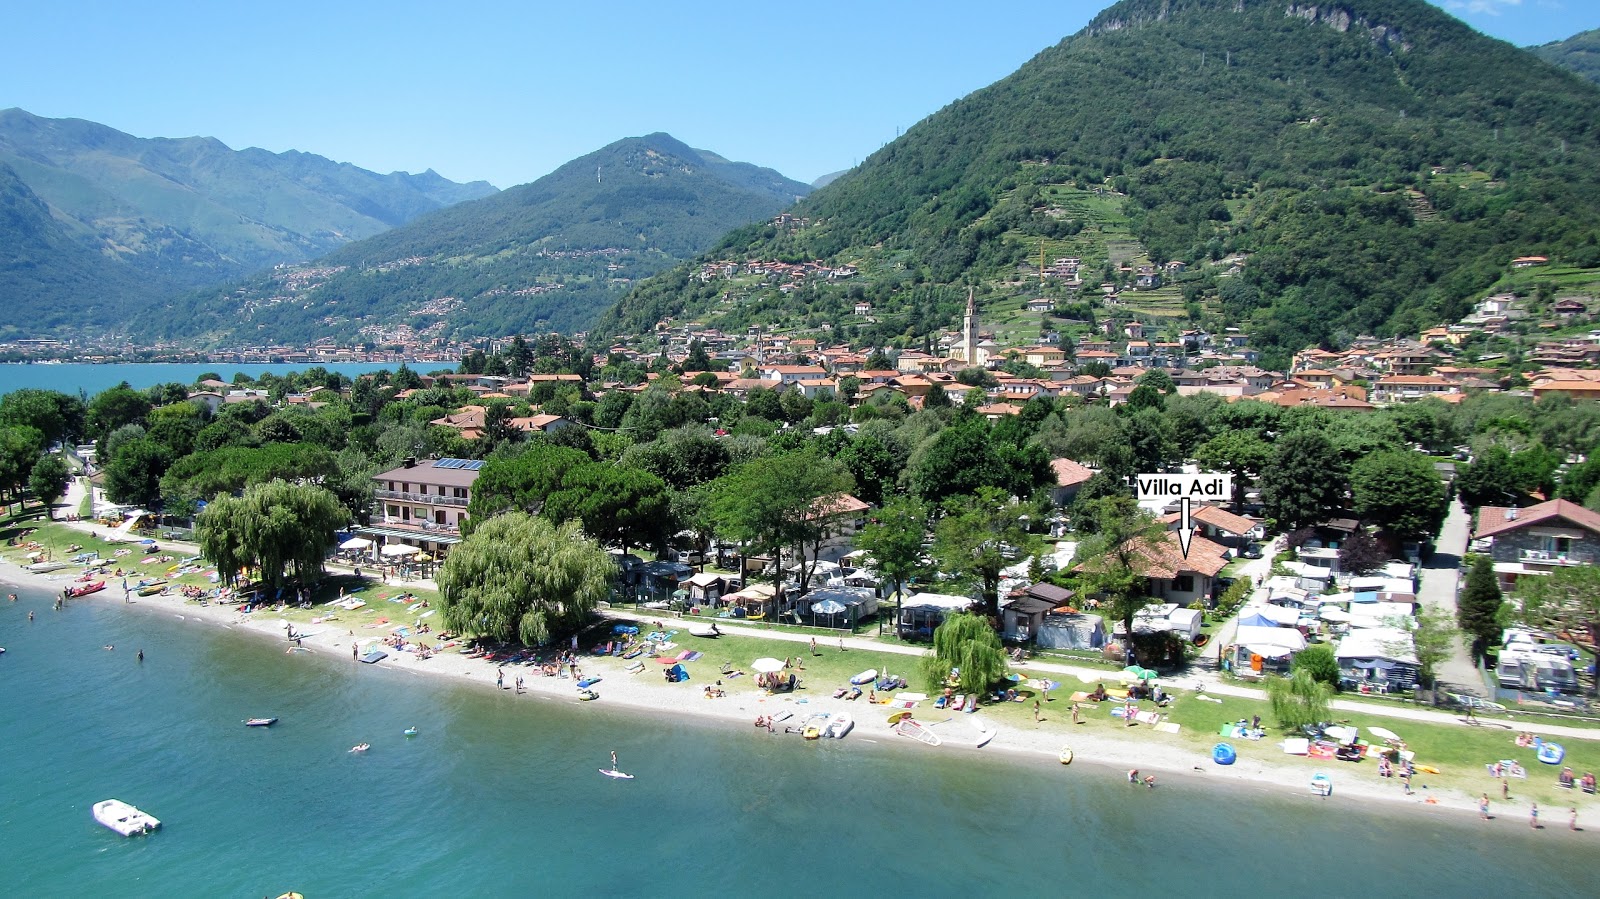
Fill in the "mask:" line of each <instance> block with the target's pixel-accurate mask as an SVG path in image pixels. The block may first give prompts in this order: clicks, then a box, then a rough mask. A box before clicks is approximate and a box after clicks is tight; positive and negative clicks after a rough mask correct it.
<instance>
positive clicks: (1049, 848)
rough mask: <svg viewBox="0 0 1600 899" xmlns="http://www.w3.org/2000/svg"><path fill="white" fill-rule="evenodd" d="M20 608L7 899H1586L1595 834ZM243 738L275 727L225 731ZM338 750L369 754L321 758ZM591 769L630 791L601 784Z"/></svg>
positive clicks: (43, 602)
mask: <svg viewBox="0 0 1600 899" xmlns="http://www.w3.org/2000/svg"><path fill="white" fill-rule="evenodd" d="M21 593H22V599H21V601H20V602H17V603H7V602H4V601H3V600H0V646H5V647H6V648H7V650H8V651H7V652H6V653H5V654H3V655H0V747H3V749H4V753H3V757H0V858H4V859H5V860H6V861H7V862H8V864H7V866H6V877H7V881H8V883H7V889H6V892H7V893H8V894H9V895H16V896H89V895H113V894H138V895H150V896H248V897H255V896H261V895H268V896H276V895H278V894H279V893H280V892H283V891H284V890H289V889H296V890H300V891H302V892H304V893H305V894H306V895H307V896H308V897H310V899H322V897H349V896H363V895H375V894H384V895H394V896H439V895H444V894H449V895H454V896H496V895H511V894H518V895H596V896H623V895H627V896H638V895H652V896H673V895H684V896H746V895H751V894H771V895H780V896H785V895H800V894H813V893H825V894H827V895H830V896H877V897H886V896H891V895H905V894H913V893H915V894H921V895H933V896H969V897H970V896H975V895H985V896H987V895H1005V894H1011V895H1039V896H1052V895H1113V896H1132V895H1158V894H1165V893H1175V894H1178V895H1183V896H1224V895H1227V896H1238V895H1243V894H1257V895H1283V894H1287V893H1290V892H1291V891H1292V892H1297V893H1307V894H1310V895H1316V896H1319V897H1321V896H1361V897H1365V899H1370V897H1374V896H1416V895H1429V896H1503V895H1512V894H1525V893H1528V892H1530V891H1536V892H1537V893H1538V894H1540V895H1562V896H1564V895H1596V894H1597V893H1600V875H1597V874H1596V872H1595V861H1594V860H1595V858H1596V853H1595V851H1594V850H1595V847H1594V840H1593V837H1592V835H1578V836H1576V837H1574V836H1573V835H1571V834H1568V833H1566V832H1564V831H1562V830H1559V829H1558V826H1559V823H1560V822H1557V826H1553V827H1551V828H1550V829H1549V830H1547V831H1544V832H1542V833H1531V832H1529V830H1528V829H1527V827H1526V825H1525V824H1524V823H1523V822H1522V821H1521V820H1520V819H1517V820H1500V821H1496V822H1492V823H1489V824H1484V823H1483V822H1480V821H1478V820H1477V819H1476V818H1474V817H1472V816H1470V815H1467V816H1448V817H1444V816H1440V817H1435V816H1429V815H1422V814H1413V813H1409V812H1397V811H1396V810H1393V809H1378V810H1373V811H1369V810H1364V809H1362V808H1360V807H1358V806H1355V805H1353V804H1347V803H1344V802H1341V801H1339V797H1338V796H1337V794H1336V795H1335V797H1334V799H1332V800H1329V801H1327V802H1322V801H1318V800H1313V799H1311V798H1309V797H1308V796H1298V795H1283V794H1271V795H1268V794H1265V793H1259V794H1258V793H1256V792H1253V791H1239V790H1229V791H1220V790H1215V789H1212V788H1211V787H1209V786H1208V785H1205V784H1203V783H1200V782H1194V781H1191V782H1170V783H1164V784H1163V785H1162V786H1161V787H1160V788H1159V789H1156V790H1143V789H1134V788H1129V787H1128V786H1127V785H1126V784H1124V783H1122V782H1121V776H1120V773H1119V772H1115V771H1107V770H1105V769H1096V768H1092V767H1088V766H1083V765H1075V766H1072V767H1070V768H1063V767H1061V766H1060V765H1056V764H1051V763H1043V762H1040V763H1018V762H1011V761H1008V760H1006V759H1004V758H1002V757H999V756H993V757H984V756H980V755H974V754H971V753H963V754H960V755H957V754H955V753H954V752H950V751H944V750H937V749H928V748H927V747H923V746H921V745H901V744H889V743H881V744H875V743H871V742H868V741H866V740H858V739H856V738H855V737H854V736H852V737H850V738H847V739H845V740H843V741H840V742H830V741H822V742H821V743H804V742H802V741H800V740H798V739H783V738H774V737H771V736H768V735H767V734H765V733H753V732H752V731H754V729H753V728H749V727H729V726H728V725H726V724H715V725H712V724H701V723H697V722H690V721H674V720H663V719H655V718H648V717H642V716H638V715H624V714H619V713H615V712H613V711H611V710H608V709H606V708H605V706H604V701H603V700H602V702H600V703H594V704H578V703H575V702H572V703H567V702H557V701H555V700H545V699H534V698H532V697H529V696H523V697H515V696H512V695H510V694H506V693H499V692H497V691H490V690H484V689H481V688H479V689H473V688H471V687H469V686H467V685H457V684H441V683H435V682H433V679H427V678H423V677H419V676H418V675H415V674H407V673H405V672H402V671H398V670H392V669H385V668H384V667H383V666H382V665H379V666H366V665H356V664H353V663H352V662H350V660H349V659H347V658H343V657H338V658H335V657H330V656H325V655H322V654H316V655H311V654H300V655H293V656H291V655H286V654H284V652H283V651H282V648H281V646H280V645H277V644H275V643H273V642H272V641H269V640H266V639H263V638H261V637H260V636H259V635H255V634H243V633H237V632H233V631H228V630H224V629H222V628H220V627H217V626H215V625H208V624H199V623H195V622H193V621H182V620H179V619H178V618H177V616H176V615H173V614H171V613H166V612H138V611H133V610H129V609H126V608H124V607H122V606H121V604H120V603H118V602H116V601H115V600H114V599H111V600H107V599H99V600H82V601H75V602H74V603H73V604H72V605H71V606H70V607H69V608H67V609H65V610H64V611H60V612H56V611H52V610H51V598H52V597H51V595H50V594H48V593H47V592H45V590H44V589H41V588H25V589H23V590H22V591H21ZM29 610H32V611H34V612H35V613H36V615H37V620H36V621H34V622H32V623H29V622H28V621H27V620H26V618H27V613H28V611H29ZM104 644H114V645H115V649H114V650H112V651H104V650H102V649H101V646H102V645H104ZM140 648H142V649H144V651H145V653H146V660H145V661H144V662H143V663H142V664H140V663H139V662H137V661H136V660H135V657H134V653H135V651H136V650H138V649H140ZM254 715H277V716H280V717H281V719H282V720H281V721H280V723H279V724H278V725H277V726H276V727H273V728H271V729H256V728H246V727H243V726H242V719H244V718H246V717H250V716H254ZM412 725H414V726H416V727H417V728H418V729H419V730H420V734H419V735H418V736H417V737H415V738H410V739H407V738H406V737H405V736H403V733H402V732H403V731H404V729H405V728H406V727H407V726H412ZM361 741H367V742H370V743H371V744H372V749H371V751H370V752H368V753H366V754H365V755H352V754H350V753H349V752H347V750H348V749H349V747H350V746H352V745H353V744H355V743H357V742H361ZM612 749H615V750H616V751H617V753H618V755H619V757H620V759H621V763H622V767H623V769H624V770H627V771H630V772H632V773H633V774H635V775H637V779H636V780H633V781H626V782H619V781H613V780H610V779H607V778H604V777H601V776H599V774H598V772H597V770H596V769H597V768H598V767H600V766H604V765H606V764H607V763H608V755H607V753H608V751H609V750H612ZM111 797H115V798H119V799H122V800H124V801H127V802H131V803H133V804H135V805H137V806H139V807H141V808H143V809H144V810H146V811H148V812H150V813H151V814H154V815H156V816H157V817H159V818H161V819H162V821H163V824H164V826H163V829H162V830H161V831H159V832H157V833H156V834H154V835H152V836H149V837H143V838H137V839H125V838H123V837H120V836H117V835H116V834H114V833H112V832H111V831H109V830H106V829H104V828H102V827H100V826H99V825H97V824H96V823H95V822H94V821H93V819H92V818H91V816H90V809H89V806H90V805H91V804H92V803H93V802H96V801H98V800H100V799H105V798H111ZM1552 811H1553V810H1552ZM1552 817H1553V818H1554V817H1557V816H1555V815H1554V814H1552Z"/></svg>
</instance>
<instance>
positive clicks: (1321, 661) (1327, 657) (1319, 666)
mask: <svg viewBox="0 0 1600 899" xmlns="http://www.w3.org/2000/svg"><path fill="white" fill-rule="evenodd" d="M1289 670H1290V671H1291V672H1295V671H1304V672H1305V673H1307V674H1309V675H1311V677H1312V679H1313V680H1315V681H1317V682H1318V683H1323V684H1328V685H1330V686H1332V687H1334V688H1336V689H1337V688H1338V685H1339V659H1338V658H1337V657H1335V656H1334V654H1333V647H1332V646H1329V645H1328V644H1326V643H1316V644H1313V645H1311V646H1307V647H1306V648H1305V649H1303V650H1301V651H1300V654H1299V655H1297V656H1295V657H1294V661H1292V662H1290V663H1289Z"/></svg>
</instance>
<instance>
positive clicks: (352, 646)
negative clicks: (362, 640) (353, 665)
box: [350, 643, 359, 662]
mask: <svg viewBox="0 0 1600 899" xmlns="http://www.w3.org/2000/svg"><path fill="white" fill-rule="evenodd" d="M357 658H359V656H357V655H356V645H355V644H354V643H352V644H350V661H352V662H354V661H355V660H356V659H357Z"/></svg>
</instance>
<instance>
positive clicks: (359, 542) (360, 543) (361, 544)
mask: <svg viewBox="0 0 1600 899" xmlns="http://www.w3.org/2000/svg"><path fill="white" fill-rule="evenodd" d="M371 545H372V541H371V540H367V539H365V538H363V537H351V538H350V539H349V540H346V541H345V542H343V543H341V544H339V548H340V549H366V548H367V547H369V546H371Z"/></svg>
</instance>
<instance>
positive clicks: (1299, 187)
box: [596, 0, 1600, 361]
mask: <svg viewBox="0 0 1600 899" xmlns="http://www.w3.org/2000/svg"><path fill="white" fill-rule="evenodd" d="M1534 254H1537V255H1544V256H1549V257H1551V259H1552V260H1554V261H1559V262H1561V263H1562V264H1563V265H1566V266H1572V267H1595V266H1600V89H1597V88H1595V87H1594V86H1593V85H1589V84H1587V83H1585V82H1583V81H1581V79H1578V78H1576V77H1574V76H1572V75H1571V74H1569V73H1567V72H1563V71H1561V70H1558V69H1557V68H1555V67H1553V66H1550V65H1548V64H1546V63H1544V62H1542V61H1540V60H1538V59H1536V58H1534V57H1532V56H1530V55H1529V54H1527V53H1525V52H1523V51H1521V50H1518V49H1516V48H1514V47H1512V46H1510V45H1508V44H1505V43H1502V42H1500V41H1496V40H1493V39H1490V38H1486V37H1484V36H1483V35H1481V34H1479V33H1477V32H1475V31H1473V30H1472V29H1471V28H1469V27H1467V26H1466V25H1464V24H1463V23H1461V22H1460V21H1458V20H1456V19H1454V18H1452V17H1450V16H1449V15H1447V14H1445V13H1443V12H1442V11H1440V10H1439V9H1438V8H1436V7H1434V6H1432V5H1430V4H1428V3H1425V2H1422V0H1340V2H1337V3H1331V4H1322V5H1309V4H1302V3H1296V2H1287V0H1125V2H1122V3H1118V4H1116V5H1114V6H1112V7H1110V8H1108V9H1106V10H1105V11H1104V12H1102V13H1101V14H1099V15H1098V16H1097V17H1095V19H1094V20H1093V21H1092V22H1090V24H1089V25H1088V26H1086V27H1085V28H1084V29H1083V30H1082V31H1080V32H1079V33H1077V34H1075V35H1073V36H1072V37H1069V38H1067V39H1065V40H1063V41H1061V42H1060V43H1059V44H1057V45H1055V46H1053V47H1051V48H1049V49H1047V50H1045V51H1044V52H1042V53H1040V54H1039V55H1038V56H1036V57H1035V58H1034V59H1032V60H1030V61H1029V62H1027V63H1026V64H1024V65H1023V66H1022V67H1021V68H1020V69H1019V70H1018V71H1016V72H1015V73H1013V74H1012V75H1010V76H1008V77H1006V78H1004V79H1002V80H1001V81H999V82H997V83H995V84H993V85H991V86H989V87H987V88H984V89H982V90H979V91H977V92H975V93H973V94H971V95H969V96H967V97H964V98H962V99H960V100H957V101H956V102H954V103H952V104H950V105H949V106H947V107H945V108H944V109H941V110H939V111H938V112H937V113H935V114H933V115H931V116H929V117H928V118H927V119H925V120H923V121H922V122H920V123H918V124H917V125H916V126H915V127H913V128H912V129H910V130H909V131H907V132H906V133H905V134H904V135H902V136H901V137H900V138H898V139H896V140H895V141H894V142H893V143H890V144H888V145H886V146H885V147H883V148H882V149H880V150H879V151H878V152H876V153H874V154H873V155H872V156H871V157H869V158H868V159H867V160H866V161H865V162H864V163H862V164H861V165H860V166H858V167H857V168H855V169H853V170H852V171H850V172H849V173H847V174H845V175H844V176H842V177H841V178H839V179H838V180H837V181H835V182H833V183H832V184H829V185H828V186H827V187H824V188H822V189H820V190H818V191H816V192H815V193H813V194H812V195H811V196H810V197H808V198H806V199H805V200H804V201H802V202H801V203H800V204H798V205H797V207H796V208H795V209H794V210H792V215H791V216H789V217H788V218H787V219H786V221H785V223H784V224H781V225H780V224H776V223H774V224H766V225H761V226H756V227H747V228H744V229H741V230H739V231H737V232H734V233H732V234H730V235H728V236H727V237H726V238H724V240H723V241H722V242H721V243H720V244H719V245H718V246H716V247H715V248H713V249H712V250H711V251H710V253H708V254H706V255H705V256H704V257H702V258H701V260H699V262H700V263H705V262H709V261H711V260H730V261H735V262H739V261H747V260H751V259H763V260H776V261H788V262H794V261H800V260H822V261H823V262H824V263H826V265H825V266H824V267H820V268H819V269H818V270H819V271H823V270H828V269H831V268H834V267H837V266H840V265H846V264H847V265H849V266H852V267H854V268H855V270H856V271H858V272H859V274H858V275H856V276H855V277H852V278H849V279H847V280H845V281H843V282H835V281H825V280H822V279H820V278H814V279H811V280H808V281H807V282H806V283H805V285H804V286H803V287H802V288H801V289H800V290H798V291H795V290H794V287H793V285H792V284H786V285H784V286H785V287H786V288H787V290H788V291H789V292H788V294H787V295H786V296H780V294H779V292H778V291H777V289H776V288H777V287H778V285H777V284H775V283H773V282H772V281H770V280H764V279H763V277H762V276H761V275H754V276H749V277H746V276H736V277H733V278H730V279H722V278H711V279H710V280H707V279H706V273H707V271H708V270H709V269H700V268H699V267H698V265H696V264H695V263H691V264H689V265H686V266H682V267H679V268H675V269H673V270H672V271H670V272H666V273H663V274H662V275H661V276H659V277H657V278H655V279H652V280H651V281H649V282H647V283H645V284H641V285H640V286H639V287H638V288H637V289H635V290H634V291H633V292H631V293H630V294H629V296H628V297H626V298H625V299H624V301H623V302H622V303H620V304H619V305H618V306H617V307H615V308H613V309H612V310H609V311H608V312H607V314H606V315H605V316H603V317H602V319H601V320H600V322H598V323H597V325H596V330H597V332H598V333H599V334H601V335H605V334H612V333H617V332H640V331H642V330H644V329H647V328H650V327H652V326H653V325H654V324H655V323H656V322H657V321H659V320H661V319H662V318H664V317H668V316H679V317H683V316H693V317H696V318H697V320H706V321H709V322H712V323H715V324H720V325H722V326H724V328H725V330H726V329H728V328H733V327H738V326H740V325H743V324H746V323H769V324H773V325H788V326H804V325H808V324H809V325H812V326H815V325H817V324H818V323H821V322H827V323H830V324H831V325H832V327H833V332H834V334H835V335H839V334H843V335H846V336H853V337H855V338H857V339H859V340H860V341H863V342H866V341H874V340H883V341H887V340H891V339H902V340H904V341H905V342H907V343H910V342H912V341H915V340H917V339H918V338H920V337H921V336H922V335H927V334H929V333H931V332H933V331H935V330H937V329H939V328H946V327H950V326H952V325H953V324H955V323H956V322H958V321H959V317H960V311H961V305H962V303H963V302H964V300H965V296H966V293H967V285H969V284H971V285H974V286H975V287H976V288H977V289H978V291H979V295H980V296H979V298H980V303H981V305H982V308H983V310H984V312H985V320H986V321H993V322H998V323H1000V324H1001V325H1002V326H1006V325H1011V326H1013V328H1012V331H1011V332H1009V333H1002V335H1001V336H1002V337H1012V338H1018V339H1023V340H1027V341H1031V340H1032V339H1033V338H1034V337H1036V336H1037V335H1038V334H1039V332H1040V330H1041V327H1042V326H1041V322H1040V319H1039V318H1038V316H1037V315H1034V316H1032V317H1029V318H1026V319H1024V318H1023V317H1021V316H1020V312H1019V310H1020V307H1021V305H1022V304H1023V303H1024V302H1025V301H1026V300H1027V298H1028V297H1030V296H1038V295H1039V292H1040V291H1041V290H1043V291H1044V292H1045V293H1046V295H1048V296H1052V297H1055V298H1057V299H1058V301H1059V304H1058V308H1059V306H1060V305H1066V306H1069V307H1074V315H1073V317H1082V316H1083V315H1085V314H1089V315H1092V314H1096V312H1097V310H1098V311H1099V312H1100V313H1102V314H1104V313H1108V312H1110V313H1111V314H1127V315H1137V316H1140V317H1141V318H1144V319H1145V321H1152V320H1154V321H1155V322H1156V323H1157V324H1158V325H1160V326H1161V329H1162V330H1170V329H1174V328H1177V327H1180V326H1185V325H1187V323H1188V322H1190V321H1204V322H1206V323H1208V324H1226V325H1237V326H1241V327H1246V328H1248V329H1249V333H1250V334H1251V336H1252V338H1253V339H1254V340H1255V341H1256V343H1257V344H1258V345H1261V346H1264V347H1267V348H1269V349H1275V350H1277V351H1278V352H1275V353H1273V354H1270V356H1269V358H1270V359H1271V360H1273V361H1282V360H1283V359H1284V356H1283V354H1282V352H1281V351H1282V350H1285V349H1288V348H1295V347H1299V346H1303V345H1305V344H1306V343H1314V342H1319V341H1326V342H1341V341H1342V340H1344V339H1346V338H1347V337H1349V336H1353V335H1355V334H1359V333H1363V332H1374V331H1378V332H1383V333H1395V332H1398V331H1402V330H1404V331H1411V330H1413V329H1415V328H1417V327H1418V326H1425V325H1432V324H1435V323H1438V322H1440V321H1443V320H1447V319H1452V318H1454V317H1457V316H1459V314H1461V313H1462V312H1464V311H1465V309H1466V306H1467V301H1468V300H1469V298H1471V297H1474V296H1475V295H1481V293H1482V292H1483V291H1484V290H1487V289H1489V288H1490V287H1492V286H1493V285H1494V284H1495V283H1496V282H1497V280H1498V279H1499V278H1500V277H1502V276H1503V275H1504V274H1505V273H1506V268H1507V264H1508V263H1509V262H1510V260H1511V259H1513V258H1515V257H1517V256H1522V255H1534ZM1057 259H1078V260H1079V262H1080V265H1079V266H1078V270H1079V271H1080V272H1081V279H1082V283H1083V284H1084V285H1087V286H1086V288H1082V287H1080V288H1079V290H1074V289H1073V281H1072V279H1070V278H1061V279H1048V280H1046V279H1042V278H1041V277H1040V276H1039V271H1040V268H1041V264H1042V263H1045V262H1050V263H1053V262H1054V261H1055V260H1057ZM1168 262H1181V263H1184V264H1185V265H1184V269H1185V270H1184V271H1183V272H1182V273H1181V274H1178V275H1177V276H1176V278H1175V279H1174V278H1173V269H1167V270H1165V271H1156V268H1157V267H1160V266H1162V265H1163V264H1164V263H1168ZM1062 265H1063V266H1067V263H1062ZM1143 266H1149V267H1151V271H1152V272H1154V274H1155V275H1156V276H1157V277H1160V276H1163V275H1165V276H1166V277H1167V279H1168V281H1169V283H1166V284H1163V285H1162V286H1160V287H1159V288H1156V287H1153V286H1152V287H1151V289H1149V290H1143V291H1141V290H1136V289H1131V288H1134V287H1136V285H1137V282H1138V281H1139V280H1141V273H1140V272H1139V269H1140V268H1141V267H1143ZM1069 267H1070V266H1069ZM1059 271H1061V273H1062V274H1065V268H1060V269H1059ZM1041 281H1044V282H1045V283H1044V285H1043V287H1041ZM1102 282H1105V283H1108V284H1110V285H1111V286H1112V287H1113V288H1116V289H1119V291H1120V294H1119V300H1118V302H1119V303H1120V305H1121V308H1120V309H1117V310H1114V311H1113V310H1110V309H1109V308H1108V307H1105V306H1104V305H1103V304H1102V303H1101V301H1100V295H1101V291H1100V290H1098V289H1097V287H1098V285H1100V284H1101V283H1102ZM1123 288H1130V289H1123ZM861 301H866V302H869V303H871V304H872V305H871V315H870V316H869V317H858V316H853V315H852V309H853V307H854V306H855V304H856V303H858V302H861ZM1146 316H1148V317H1146ZM1001 330H1002V332H1004V327H1002V328H1001Z"/></svg>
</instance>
